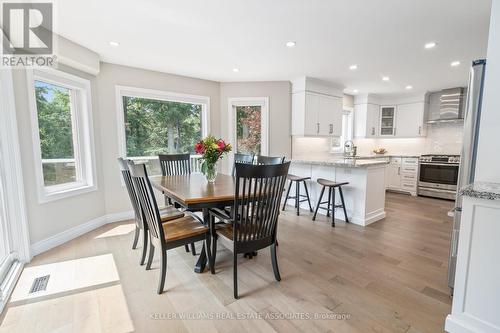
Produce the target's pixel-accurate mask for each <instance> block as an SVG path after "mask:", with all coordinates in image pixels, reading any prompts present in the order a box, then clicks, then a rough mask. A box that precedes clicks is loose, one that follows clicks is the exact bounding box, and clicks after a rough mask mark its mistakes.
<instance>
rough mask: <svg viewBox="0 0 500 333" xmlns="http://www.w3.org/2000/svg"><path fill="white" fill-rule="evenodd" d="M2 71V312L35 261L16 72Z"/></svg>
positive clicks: (0, 85) (0, 101) (0, 138)
mask: <svg viewBox="0 0 500 333" xmlns="http://www.w3.org/2000/svg"><path fill="white" fill-rule="evenodd" d="M0 35H1V33H0ZM0 71H1V74H0V150H1V155H2V158H1V159H0V169H1V170H0V171H4V172H0V177H2V178H3V179H2V180H1V181H2V184H3V186H4V191H5V192H4V196H3V197H4V207H3V208H4V218H5V224H6V225H5V227H6V229H7V238H9V244H7V247H8V248H9V249H10V252H11V253H10V255H9V258H8V259H7V260H10V261H11V262H12V265H11V266H10V270H9V272H8V273H7V276H6V279H5V280H4V282H3V284H2V285H1V286H0V313H1V312H2V310H3V308H4V306H5V304H6V303H7V300H8V299H9V296H10V294H11V293H12V291H13V289H14V286H15V285H16V282H17V280H18V278H19V276H20V274H21V271H22V268H23V266H24V263H27V262H29V261H30V260H31V253H30V239H29V232H28V214H27V210H26V199H25V195H24V181H23V170H22V164H21V150H20V145H19V136H18V127H17V117H16V108H15V102H14V87H13V83H12V71H11V70H10V69H8V68H4V69H1V70H0ZM3 173H5V174H3ZM7 175H8V176H7ZM5 193H8V195H5ZM4 269H6V268H5V267H4Z"/></svg>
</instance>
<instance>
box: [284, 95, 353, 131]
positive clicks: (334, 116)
mask: <svg viewBox="0 0 500 333" xmlns="http://www.w3.org/2000/svg"><path fill="white" fill-rule="evenodd" d="M292 108H293V110H292V122H293V125H292V135H301V136H341V135H342V112H343V108H342V98H340V97H336V96H329V95H323V94H318V93H314V92H298V93H294V94H293V95H292Z"/></svg>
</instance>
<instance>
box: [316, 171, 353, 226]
mask: <svg viewBox="0 0 500 333" xmlns="http://www.w3.org/2000/svg"><path fill="white" fill-rule="evenodd" d="M317 182H318V184H320V185H323V188H322V189H321V194H320V195H319V199H318V204H317V205H316V210H315V211H314V215H313V221H315V220H316V214H317V213H318V209H320V208H321V209H326V216H327V217H330V207H331V211H332V227H335V208H340V207H342V209H343V210H344V217H345V221H346V222H347V223H349V219H348V218H347V212H346V210H345V202H344V194H343V193H342V185H347V184H349V183H348V182H343V183H336V182H334V181H331V180H328V179H323V178H318V180H317ZM327 187H328V201H323V202H321V199H322V198H323V193H324V192H325V188H327ZM335 188H338V190H339V194H340V201H341V202H342V204H340V205H336V204H335ZM325 203H326V204H328V205H327V207H326V208H324V207H321V205H322V204H325Z"/></svg>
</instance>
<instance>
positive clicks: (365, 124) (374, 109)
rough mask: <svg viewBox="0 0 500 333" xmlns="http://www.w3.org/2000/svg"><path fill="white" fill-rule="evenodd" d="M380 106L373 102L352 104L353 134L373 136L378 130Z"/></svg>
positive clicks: (375, 135)
mask: <svg viewBox="0 0 500 333" xmlns="http://www.w3.org/2000/svg"><path fill="white" fill-rule="evenodd" d="M379 112H380V107H379V106H378V105H375V104H367V103H364V104H356V105H354V136H355V137H362V138H374V137H377V136H378V132H379Z"/></svg>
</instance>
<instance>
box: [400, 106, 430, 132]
mask: <svg viewBox="0 0 500 333" xmlns="http://www.w3.org/2000/svg"><path fill="white" fill-rule="evenodd" d="M396 114H397V116H396V134H395V136H396V137H400V138H413V137H421V136H425V135H426V124H425V103H424V102H419V103H409V104H401V105H398V106H397V110H396Z"/></svg>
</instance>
